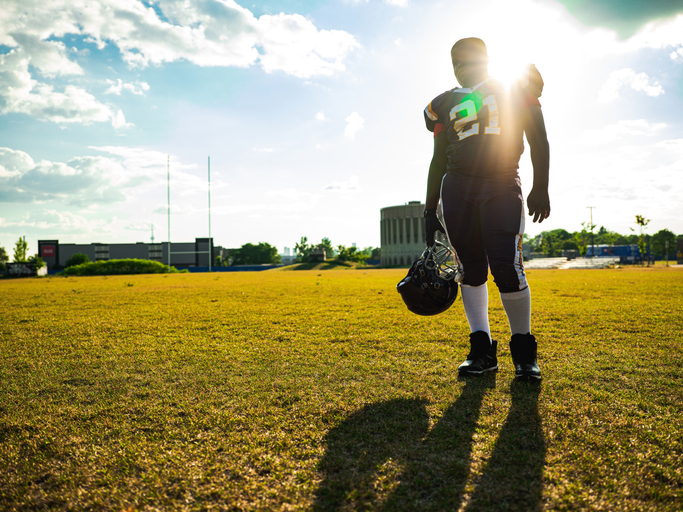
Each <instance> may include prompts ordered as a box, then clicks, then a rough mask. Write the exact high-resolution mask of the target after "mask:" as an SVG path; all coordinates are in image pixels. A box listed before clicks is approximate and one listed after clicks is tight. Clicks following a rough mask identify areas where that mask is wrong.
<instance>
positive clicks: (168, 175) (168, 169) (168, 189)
mask: <svg viewBox="0 0 683 512" xmlns="http://www.w3.org/2000/svg"><path fill="white" fill-rule="evenodd" d="M166 184H167V187H166V196H167V197H166V199H167V204H168V273H169V274H170V273H171V156H170V155H166Z"/></svg>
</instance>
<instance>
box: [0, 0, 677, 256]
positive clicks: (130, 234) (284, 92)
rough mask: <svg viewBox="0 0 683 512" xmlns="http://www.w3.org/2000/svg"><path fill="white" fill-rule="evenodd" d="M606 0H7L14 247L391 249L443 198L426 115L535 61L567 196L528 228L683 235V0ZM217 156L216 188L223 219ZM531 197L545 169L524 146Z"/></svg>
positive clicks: (3, 78)
mask: <svg viewBox="0 0 683 512" xmlns="http://www.w3.org/2000/svg"><path fill="white" fill-rule="evenodd" d="M664 3H666V2H641V1H640V0H637V1H635V0H634V1H623V0H618V1H617V0H604V1H592V2H586V1H584V0H563V1H556V0H518V1H515V2H508V1H506V0H481V1H479V2H466V1H460V0H448V1H430V0H420V1H418V0H365V1H364V0H328V1H316V0H308V1H306V0H272V1H267V2H253V1H243V0H241V1H234V0H192V1H190V0H87V1H85V0H50V1H47V2H46V1H45V0H3V9H2V11H3V12H2V16H0V246H2V247H5V248H6V249H7V252H8V253H9V254H10V256H11V255H12V250H13V247H14V244H15V242H16V240H17V239H18V238H19V237H25V238H26V241H27V242H28V245H29V251H30V253H31V254H34V253H35V252H36V251H37V241H38V240H45V239H48V240H52V239H58V240H59V241H60V242H61V243H92V242H102V243H123V242H143V241H144V242H148V241H150V239H151V237H152V231H153V235H154V238H155V240H156V241H157V242H159V241H167V240H168V239H169V224H168V218H169V215H168V198H169V189H168V186H167V185H168V180H167V177H168V176H169V175H170V204H171V214H170V238H171V240H172V241H175V242H186V241H187V242H189V241H193V240H194V239H195V238H198V237H206V236H208V235H209V230H210V233H211V236H213V238H214V241H215V244H216V245H222V246H224V247H239V246H241V245H243V244H245V243H258V242H267V243H269V244H271V245H274V246H276V247H277V248H278V249H279V250H280V251H281V252H282V251H283V250H284V248H285V247H289V248H293V247H294V245H295V244H296V243H297V242H298V241H299V240H300V239H301V237H304V236H305V237H307V238H308V240H309V242H319V241H320V240H321V239H322V238H324V237H327V238H329V239H330V240H331V241H332V243H333V245H339V244H342V245H347V246H349V245H352V244H356V245H357V246H359V247H369V246H373V247H375V246H379V245H380V228H379V226H380V209H381V208H384V207H387V206H395V205H401V204H404V203H406V202H408V201H424V196H425V190H426V181H427V171H428V166H429V161H430V159H431V155H432V144H433V141H432V136H431V134H430V133H429V132H428V131H427V130H426V129H425V125H424V120H423V114H422V111H423V109H424V107H425V106H426V105H427V104H428V103H429V102H430V101H431V100H432V98H434V97H435V96H437V95H438V94H440V93H442V92H443V91H445V90H448V89H451V88H452V87H455V86H456V85H457V82H456V81H455V78H454V76H453V71H452V67H451V63H450V47H451V46H452V44H453V43H454V42H455V41H456V40H457V39H460V38H462V37H472V36H475V37H481V38H482V39H484V41H485V42H486V43H487V46H488V49H489V55H490V58H491V65H490V71H491V73H492V74H494V75H496V76H498V77H500V78H503V79H505V78H507V77H512V76H514V75H515V73H517V72H518V71H519V70H521V69H523V67H524V65H525V64H527V63H534V64H536V66H537V68H538V69H539V70H540V72H541V74H542V75H543V79H544V81H545V89H544V91H543V96H542V97H541V105H542V108H543V112H544V116H545V121H546V127H547V131H548V138H549V142H550V148H551V170H550V172H551V183H550V198H551V206H552V212H551V215H550V218H549V219H547V220H546V221H544V222H543V223H542V224H532V223H531V221H530V219H529V218H528V217H527V219H529V220H528V222H527V227H526V230H527V233H528V234H529V235H531V236H535V235H536V234H538V233H540V232H541V231H545V230H551V229H557V228H563V229H567V230H569V231H575V230H580V229H581V227H582V223H588V222H589V221H590V214H591V209H589V207H594V208H593V209H592V214H593V222H594V223H595V224H596V225H597V226H604V227H606V228H607V229H609V230H613V231H617V232H620V233H622V234H629V233H630V232H631V229H635V230H636V231H637V229H638V227H637V225H636V223H635V216H636V215H643V216H645V217H646V218H648V219H651V222H650V224H649V225H648V226H647V228H646V232H648V233H650V234H654V233H656V232H657V231H659V230H661V229H665V228H666V229H669V230H671V231H673V232H675V233H676V234H683V215H682V214H681V211H682V208H681V207H682V206H683V117H682V116H681V115H680V113H681V112H683V7H681V8H678V9H677V8H675V7H671V5H673V4H674V3H675V2H668V3H666V4H667V5H666V6H658V5H650V4H664ZM209 159H210V204H211V220H210V224H209V215H208V212H209ZM520 176H521V179H522V184H523V188H524V190H525V195H526V194H528V192H529V191H530V186H531V183H532V176H533V171H532V168H531V163H530V159H529V155H528V147H527V150H526V151H525V153H524V155H523V156H522V160H521V162H520Z"/></svg>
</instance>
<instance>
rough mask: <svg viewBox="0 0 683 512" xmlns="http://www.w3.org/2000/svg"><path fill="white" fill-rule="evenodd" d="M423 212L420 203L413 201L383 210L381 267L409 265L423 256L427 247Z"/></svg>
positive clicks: (381, 221) (381, 222) (381, 213)
mask: <svg viewBox="0 0 683 512" xmlns="http://www.w3.org/2000/svg"><path fill="white" fill-rule="evenodd" d="M424 209H425V205H424V204H422V203H421V202H420V201H410V202H409V203H406V204H404V205H401V206H388V207H386V208H382V209H381V210H380V217H381V220H380V243H381V247H382V259H381V265H382V266H385V267H390V266H410V265H411V264H412V263H413V261H415V260H416V259H418V258H419V257H420V256H421V255H422V253H423V252H424V250H425V247H426V246H425V241H424V220H423V215H422V212H424Z"/></svg>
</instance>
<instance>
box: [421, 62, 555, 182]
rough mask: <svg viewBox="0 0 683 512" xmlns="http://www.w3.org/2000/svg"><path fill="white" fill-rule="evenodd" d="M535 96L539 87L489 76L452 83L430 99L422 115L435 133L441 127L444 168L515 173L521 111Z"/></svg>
mask: <svg viewBox="0 0 683 512" xmlns="http://www.w3.org/2000/svg"><path fill="white" fill-rule="evenodd" d="M534 69H535V68H534ZM536 72H537V71H536ZM539 78H540V75H539ZM541 87H542V86H541ZM537 96H540V91H538V93H536V92H535V91H534V90H533V89H532V88H530V87H524V88H523V87H520V85H516V86H514V87H511V88H505V87H504V86H503V85H502V84H500V82H498V81H496V80H494V79H492V78H490V77H489V78H487V79H486V80H484V81H483V82H481V83H479V84H477V85H475V86H474V87H472V88H454V89H451V90H450V91H446V92H444V93H443V94H440V95H439V96H437V97H436V98H434V99H433V100H432V101H431V103H430V104H429V105H427V108H425V110H424V116H425V122H426V124H427V129H428V130H429V131H431V132H433V133H434V136H435V137H436V135H438V134H439V133H440V132H442V131H445V132H446V135H447V137H448V163H447V166H446V171H447V172H452V173H456V174H461V175H464V176H470V177H475V178H481V179H485V180H494V181H498V180H501V181H506V180H509V179H514V178H516V177H517V169H518V168H519V158H520V157H521V155H522V153H523V151H524V140H523V134H524V131H523V127H522V119H521V112H522V110H523V109H524V108H527V107H529V106H530V105H540V103H539V101H538V98H537Z"/></svg>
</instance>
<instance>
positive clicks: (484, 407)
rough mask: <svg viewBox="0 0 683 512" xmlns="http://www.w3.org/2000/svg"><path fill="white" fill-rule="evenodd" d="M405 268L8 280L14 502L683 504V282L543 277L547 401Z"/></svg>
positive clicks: (497, 311)
mask: <svg viewBox="0 0 683 512" xmlns="http://www.w3.org/2000/svg"><path fill="white" fill-rule="evenodd" d="M404 274H405V270H355V271H348V270H344V271H341V270H340V271H335V270H332V271H327V272H320V271H317V270H313V271H300V272H282V271H267V272H255V273H246V272H245V273H242V272H240V273H220V274H171V275H168V274H167V275H141V276H116V277H77V278H76V277H69V278H64V277H53V278H40V279H16V280H3V281H1V282H0V299H1V300H2V303H3V305H4V307H3V312H2V321H1V323H0V355H1V359H0V509H3V510H85V509H90V510H103V509H106V510H313V511H327V510H458V509H464V510H624V511H626V510H628V511H630V510H671V511H674V510H681V509H683V489H682V486H683V446H682V444H683V440H682V435H683V428H682V427H683V425H682V424H683V415H682V412H683V405H682V404H683V370H682V366H683V352H682V350H681V343H682V342H683V334H682V333H683V312H682V310H683V308H682V305H683V304H682V303H683V270H682V269H678V268H666V267H659V266H658V267H654V268H649V269H648V268H628V269H615V270H586V271H580V270H576V271H538V270H537V271H529V273H528V274H529V281H530V283H531V287H532V298H533V310H534V313H533V315H534V316H533V330H534V332H535V333H536V335H537V338H538V340H539V343H540V356H539V363H540V365H541V367H542V370H543V377H544V380H543V381H542V383H541V384H540V385H533V384H529V383H515V382H513V378H512V377H513V368H512V365H511V363H510V358H509V351H508V349H507V343H506V341H507V334H506V331H507V321H506V319H505V316H504V313H503V310H502V307H501V304H500V300H499V298H498V294H497V292H496V291H495V288H494V286H493V285H492V283H490V289H489V291H490V296H491V309H490V314H491V322H492V329H493V332H494V336H495V337H496V338H497V339H498V340H499V341H500V350H499V361H500V363H501V370H500V371H499V372H498V373H497V374H496V375H491V376H489V377H487V378H482V379H468V380H459V379H458V378H457V366H458V364H459V363H460V362H461V361H462V359H463V356H464V355H465V354H466V353H467V347H466V344H465V342H466V340H467V334H468V329H467V322H466V320H465V317H464V314H463V312H462V304H461V302H460V301H459V300H458V301H457V302H456V304H455V305H454V306H453V307H452V308H451V310H449V311H448V312H447V313H445V314H443V315H440V316H438V317H430V318H423V317H418V316H415V315H412V314H410V313H409V312H408V311H407V310H406V309H405V307H404V306H403V303H402V302H401V300H400V297H399V295H398V294H397V293H396V291H395V285H396V283H397V282H398V281H399V279H400V278H402V277H403V275H404Z"/></svg>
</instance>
